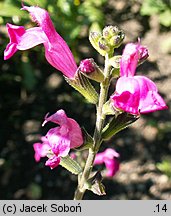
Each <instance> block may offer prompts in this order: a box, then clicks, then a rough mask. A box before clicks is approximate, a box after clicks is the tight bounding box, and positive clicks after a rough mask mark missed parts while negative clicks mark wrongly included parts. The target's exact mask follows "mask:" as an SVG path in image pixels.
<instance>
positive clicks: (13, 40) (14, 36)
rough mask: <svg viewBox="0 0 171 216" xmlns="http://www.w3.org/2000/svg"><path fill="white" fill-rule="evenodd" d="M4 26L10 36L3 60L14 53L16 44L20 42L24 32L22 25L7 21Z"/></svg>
mask: <svg viewBox="0 0 171 216" xmlns="http://www.w3.org/2000/svg"><path fill="white" fill-rule="evenodd" d="M6 27H7V30H8V34H9V37H10V42H9V44H8V45H7V47H6V49H5V51H4V60H7V59H9V58H11V57H12V56H13V55H14V53H15V52H16V51H17V45H18V43H19V42H20V40H21V37H22V35H23V34H24V33H25V28H24V27H23V26H16V25H12V24H9V23H7V25H6Z"/></svg>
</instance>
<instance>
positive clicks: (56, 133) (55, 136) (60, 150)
mask: <svg viewBox="0 0 171 216" xmlns="http://www.w3.org/2000/svg"><path fill="white" fill-rule="evenodd" d="M46 137H47V139H48V141H49V144H50V146H51V149H52V152H53V153H54V154H55V155H58V156H62V157H65V156H67V155H68V153H69V151H70V140H69V137H68V136H63V135H62V134H61V133H60V127H56V128H52V129H50V130H49V131H48V133H47V135H46Z"/></svg>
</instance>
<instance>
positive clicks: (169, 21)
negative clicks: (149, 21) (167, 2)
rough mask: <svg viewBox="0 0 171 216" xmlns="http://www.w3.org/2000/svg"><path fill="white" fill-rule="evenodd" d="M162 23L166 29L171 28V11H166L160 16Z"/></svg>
mask: <svg viewBox="0 0 171 216" xmlns="http://www.w3.org/2000/svg"><path fill="white" fill-rule="evenodd" d="M159 20H160V23H161V24H162V25H164V26H166V27H170V26H171V10H169V9H168V10H166V11H164V12H163V13H161V14H160V16H159Z"/></svg>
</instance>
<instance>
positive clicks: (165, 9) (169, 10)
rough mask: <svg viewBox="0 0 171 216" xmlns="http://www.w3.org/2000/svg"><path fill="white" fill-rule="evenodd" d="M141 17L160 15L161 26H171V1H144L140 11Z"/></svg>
mask: <svg viewBox="0 0 171 216" xmlns="http://www.w3.org/2000/svg"><path fill="white" fill-rule="evenodd" d="M140 13H141V15H143V16H144V15H145V16H146V15H147V16H151V15H153V14H157V15H159V21H160V24H161V25H163V26H166V27H170V26H171V1H170V0H144V1H143V3H142V7H141V10H140Z"/></svg>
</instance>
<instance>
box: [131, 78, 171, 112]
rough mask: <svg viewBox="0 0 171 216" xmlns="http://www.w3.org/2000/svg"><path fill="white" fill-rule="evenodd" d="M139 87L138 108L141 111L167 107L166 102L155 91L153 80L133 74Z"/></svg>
mask: <svg viewBox="0 0 171 216" xmlns="http://www.w3.org/2000/svg"><path fill="white" fill-rule="evenodd" d="M134 79H136V80H137V81H138V83H139V87H140V103H139V110H140V112H141V113H148V112H154V111H157V110H163V109H167V108H168V107H167V106H166V103H165V102H164V100H163V99H162V97H161V96H160V95H159V94H158V92H157V87H156V85H155V83H154V82H152V81H151V80H150V79H148V78H147V77H144V76H135V77H134Z"/></svg>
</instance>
